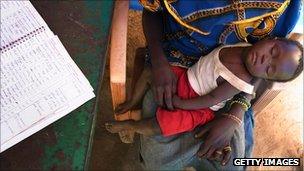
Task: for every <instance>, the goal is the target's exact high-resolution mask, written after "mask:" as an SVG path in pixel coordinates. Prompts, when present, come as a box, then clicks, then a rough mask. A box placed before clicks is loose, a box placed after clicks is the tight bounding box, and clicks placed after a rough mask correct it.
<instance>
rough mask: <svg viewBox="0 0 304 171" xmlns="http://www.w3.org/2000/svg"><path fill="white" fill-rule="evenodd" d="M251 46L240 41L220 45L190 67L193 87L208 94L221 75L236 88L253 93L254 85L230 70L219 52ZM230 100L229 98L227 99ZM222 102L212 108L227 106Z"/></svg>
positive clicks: (200, 93)
mask: <svg viewBox="0 0 304 171" xmlns="http://www.w3.org/2000/svg"><path fill="white" fill-rule="evenodd" d="M244 46H251V45H250V44H248V43H238V44H235V45H225V46H220V47H218V48H216V49H214V50H213V51H212V52H210V53H209V54H208V55H206V56H204V57H202V58H200V60H199V61H198V62H197V63H196V64H194V65H193V66H192V67H190V68H189V69H188V71H187V75H188V80H189V82H190V85H191V87H192V89H193V90H194V91H195V92H196V93H197V94H198V95H200V96H202V95H205V94H208V93H209V92H211V91H212V90H214V89H215V88H216V87H218V85H217V82H216V79H217V78H218V77H219V76H221V77H222V78H223V79H225V80H226V81H228V82H229V83H230V84H231V85H233V86H234V87H235V88H237V89H239V90H240V91H243V92H245V93H248V94H253V93H254V92H253V91H254V90H253V88H254V87H253V85H251V84H249V83H247V82H245V81H243V80H242V79H240V78H238V77H237V76H236V75H234V74H233V73H232V72H231V71H229V70H228V69H227V68H226V67H225V66H224V65H223V64H222V63H221V61H220V58H219V52H220V50H221V49H222V48H225V47H244ZM227 100H229V99H227ZM227 100H225V101H223V102H220V103H218V104H216V105H214V106H212V107H210V109H211V110H213V111H217V110H219V109H221V108H223V107H224V106H225V102H226V101H227Z"/></svg>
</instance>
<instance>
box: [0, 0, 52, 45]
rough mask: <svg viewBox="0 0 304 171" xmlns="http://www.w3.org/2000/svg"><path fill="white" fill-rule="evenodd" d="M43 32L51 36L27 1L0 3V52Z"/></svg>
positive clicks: (45, 25) (43, 22)
mask: <svg viewBox="0 0 304 171" xmlns="http://www.w3.org/2000/svg"><path fill="white" fill-rule="evenodd" d="M43 32H47V33H48V34H50V36H53V33H52V32H51V31H50V29H49V27H48V26H47V24H46V23H45V21H44V20H43V19H42V17H41V16H40V15H39V13H38V12H37V11H36V10H35V8H34V7H33V6H32V4H31V3H30V2H29V1H18V2H15V1H1V27H0V33H1V46H0V47H1V51H2V50H4V49H7V48H9V47H11V48H12V47H13V46H14V45H15V46H16V45H18V44H20V43H21V42H24V41H26V40H27V39H30V38H31V37H33V36H35V35H37V34H41V33H43Z"/></svg>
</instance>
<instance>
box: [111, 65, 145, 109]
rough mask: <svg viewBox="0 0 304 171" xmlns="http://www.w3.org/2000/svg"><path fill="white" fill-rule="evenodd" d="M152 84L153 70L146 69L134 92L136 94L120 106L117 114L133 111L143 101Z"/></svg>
mask: <svg viewBox="0 0 304 171" xmlns="http://www.w3.org/2000/svg"><path fill="white" fill-rule="evenodd" d="M150 83H151V70H150V68H145V69H144V70H143V72H142V74H141V75H140V77H139V79H138V81H137V82H136V84H135V87H134V90H135V91H133V92H134V94H133V95H132V97H131V99H130V100H129V101H126V102H124V103H122V104H120V105H118V107H117V108H116V109H115V113H118V114H121V113H125V112H127V111H128V110H130V109H132V107H134V106H136V105H137V104H138V103H139V102H140V101H141V100H142V98H143V96H144V95H145V93H146V91H147V90H148V88H149V84H150Z"/></svg>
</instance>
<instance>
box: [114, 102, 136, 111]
mask: <svg viewBox="0 0 304 171" xmlns="http://www.w3.org/2000/svg"><path fill="white" fill-rule="evenodd" d="M133 106H134V105H133V104H132V102H131V101H126V102H124V103H122V104H120V105H118V106H117V107H116V109H115V113H117V114H123V113H126V112H127V111H129V110H131V108H132V107H133Z"/></svg>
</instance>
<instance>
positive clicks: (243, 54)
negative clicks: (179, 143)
mask: <svg viewBox="0 0 304 171" xmlns="http://www.w3.org/2000/svg"><path fill="white" fill-rule="evenodd" d="M172 70H173V72H174V73H175V74H176V75H177V78H178V82H177V94H176V95H174V96H173V106H174V108H175V110H168V109H165V108H162V107H158V109H157V112H156V118H148V119H143V120H140V121H131V120H129V121H116V122H111V123H106V124H105V126H106V129H107V130H108V131H109V132H111V133H118V132H120V131H124V130H128V131H134V132H136V133H139V134H143V135H147V136H152V135H159V134H162V135H164V136H170V135H175V134H178V133H182V132H186V131H192V130H193V129H194V128H195V127H197V126H199V125H203V124H206V123H207V122H209V121H210V120H212V119H213V118H214V111H217V110H219V109H221V108H223V107H224V105H225V102H226V101H227V100H229V99H231V98H232V97H233V96H234V95H236V94H238V93H240V92H245V93H247V94H254V90H255V88H254V86H253V85H252V84H251V83H252V82H253V81H254V80H259V79H266V80H269V81H274V82H287V81H291V80H293V79H294V78H296V77H297V76H299V75H300V73H301V72H302V70H303V47H302V45H301V44H299V43H298V42H296V41H293V40H289V39H285V38H276V39H268V40H261V41H259V42H257V43H255V44H253V45H251V44H247V43H238V44H235V45H225V46H220V47H218V48H216V49H214V50H213V51H212V52H211V53H209V54H208V55H206V56H204V57H201V58H200V60H199V61H198V62H197V63H196V64H195V65H193V66H192V67H190V68H188V69H185V68H181V67H177V66H172ZM160 77H161V75H160ZM150 84H151V71H150V70H149V69H148V68H147V69H145V70H144V71H143V73H142V74H141V76H140V78H139V80H138V82H137V83H136V85H135V91H134V94H133V96H132V98H131V100H129V101H127V102H125V103H123V104H121V105H119V106H118V108H117V109H116V113H125V112H127V111H128V110H130V109H132V107H134V106H135V105H137V104H138V103H139V102H140V100H141V99H142V97H143V96H144V94H145V92H146V90H147V89H148V87H149V85H150ZM235 102H236V103H239V104H241V106H242V107H244V109H245V110H247V109H248V108H249V107H250V103H249V104H247V103H245V102H244V101H242V100H239V101H235ZM226 116H227V117H228V118H230V119H232V120H234V121H235V123H236V124H239V125H241V123H242V121H241V119H239V118H238V117H236V116H234V115H231V114H226Z"/></svg>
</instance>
